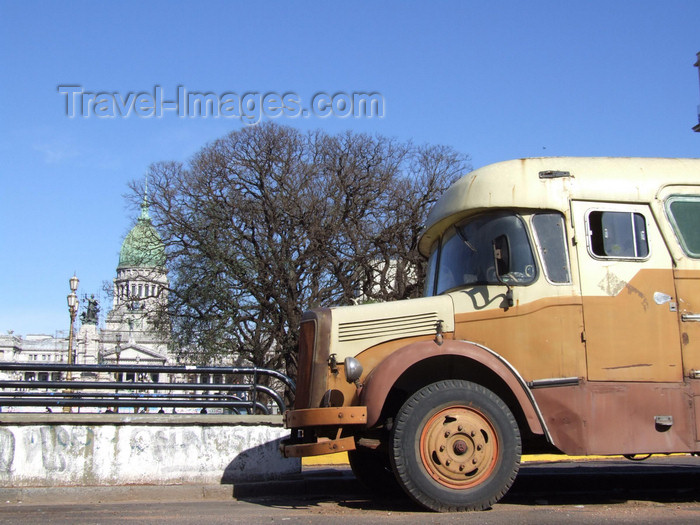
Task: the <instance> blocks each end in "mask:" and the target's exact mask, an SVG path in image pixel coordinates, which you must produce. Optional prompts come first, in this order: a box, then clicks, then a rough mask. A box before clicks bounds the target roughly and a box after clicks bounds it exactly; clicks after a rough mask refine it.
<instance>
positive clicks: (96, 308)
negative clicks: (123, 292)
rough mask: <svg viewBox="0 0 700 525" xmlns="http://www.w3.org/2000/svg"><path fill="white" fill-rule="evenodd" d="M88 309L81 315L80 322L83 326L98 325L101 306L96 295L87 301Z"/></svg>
mask: <svg viewBox="0 0 700 525" xmlns="http://www.w3.org/2000/svg"><path fill="white" fill-rule="evenodd" d="M87 303H88V305H87V309H86V310H85V311H84V312H83V313H82V314H80V320H81V321H82V323H83V324H97V314H98V313H99V312H100V305H99V304H98V302H97V299H95V294H92V295H91V296H90V298H89V299H87Z"/></svg>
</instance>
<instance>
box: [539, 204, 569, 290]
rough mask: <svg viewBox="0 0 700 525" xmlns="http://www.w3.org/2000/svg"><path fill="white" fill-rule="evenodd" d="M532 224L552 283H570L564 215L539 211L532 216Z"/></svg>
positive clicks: (545, 271) (541, 257)
mask: <svg viewBox="0 0 700 525" xmlns="http://www.w3.org/2000/svg"><path fill="white" fill-rule="evenodd" d="M532 226H533V230H534V232H535V238H536V239H537V249H538V250H539V252H540V259H541V260H542V264H543V265H544V273H545V276H546V277H547V279H548V280H549V281H550V282H552V283H570V282H571V273H570V271H569V254H568V251H567V247H566V227H565V226H564V217H563V216H562V215H561V214H560V213H557V212H544V213H538V214H536V215H534V216H533V217H532Z"/></svg>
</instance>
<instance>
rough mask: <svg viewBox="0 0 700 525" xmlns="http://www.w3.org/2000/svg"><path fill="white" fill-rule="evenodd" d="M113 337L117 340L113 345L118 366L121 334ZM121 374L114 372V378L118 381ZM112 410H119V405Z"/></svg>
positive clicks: (117, 391) (115, 391)
mask: <svg viewBox="0 0 700 525" xmlns="http://www.w3.org/2000/svg"><path fill="white" fill-rule="evenodd" d="M114 337H115V339H116V340H117V344H116V345H115V347H114V354H115V355H116V356H117V366H119V356H120V355H121V353H122V334H117V335H115V336H114ZM121 376H122V374H121V372H116V373H115V374H114V380H115V381H116V382H117V383H118V382H119V381H121V380H122V377H121ZM114 393H115V394H119V389H118V388H117V389H115V390H114ZM114 411H115V412H119V407H118V406H115V407H114Z"/></svg>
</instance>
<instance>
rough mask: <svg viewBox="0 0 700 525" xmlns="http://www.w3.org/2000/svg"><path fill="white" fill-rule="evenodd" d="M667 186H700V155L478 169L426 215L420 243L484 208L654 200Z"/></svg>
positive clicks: (425, 248) (547, 160) (560, 160)
mask: <svg viewBox="0 0 700 525" xmlns="http://www.w3.org/2000/svg"><path fill="white" fill-rule="evenodd" d="M669 185H700V159H680V158H674V159H662V158H645V157H537V158H527V159H517V160H508V161H505V162H498V163H496V164H490V165H488V166H484V167H483V168H479V169H477V170H474V171H472V172H471V173H468V174H467V175H465V176H463V177H462V178H460V179H459V180H458V181H457V182H455V183H454V184H453V185H452V186H450V187H449V188H448V189H447V191H445V193H444V194H443V196H442V197H441V198H440V200H438V202H437V203H436V204H435V206H433V208H432V210H431V211H430V213H429V215H428V219H427V221H426V226H425V229H424V231H423V234H422V236H421V240H420V243H419V249H420V252H421V253H422V254H424V255H428V253H429V251H430V247H431V246H432V244H433V243H434V242H435V240H437V239H438V238H439V237H440V236H441V235H442V233H443V232H444V231H445V230H446V229H447V228H448V227H449V226H450V225H451V224H453V223H454V222H455V221H457V220H459V219H461V218H462V217H466V216H468V215H472V214H475V213H478V212H480V211H484V210H486V209H494V208H507V209H550V210H552V209H553V210H559V211H561V212H562V213H564V212H566V211H567V210H568V209H569V202H570V200H572V199H576V200H592V201H606V202H636V203H648V202H651V201H652V200H653V199H654V198H655V197H656V195H657V194H658V193H659V190H660V189H661V188H663V187H665V186H669Z"/></svg>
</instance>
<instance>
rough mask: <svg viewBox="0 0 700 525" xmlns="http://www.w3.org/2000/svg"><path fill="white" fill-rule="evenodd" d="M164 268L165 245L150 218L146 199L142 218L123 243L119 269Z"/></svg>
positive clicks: (142, 207) (142, 206)
mask: <svg viewBox="0 0 700 525" xmlns="http://www.w3.org/2000/svg"><path fill="white" fill-rule="evenodd" d="M164 266H165V245H164V244H163V241H162V240H161V238H160V235H158V232H157V231H156V229H155V227H154V226H153V223H152V222H151V218H150V217H149V216H148V200H147V198H146V197H144V199H143V203H142V204H141V216H140V217H139V219H138V221H137V222H136V225H135V226H134V227H133V228H132V229H131V231H130V232H129V233H128V234H127V236H126V238H125V239H124V242H123V243H122V249H121V251H120V252H119V266H117V269H121V268H162V267H164Z"/></svg>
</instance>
